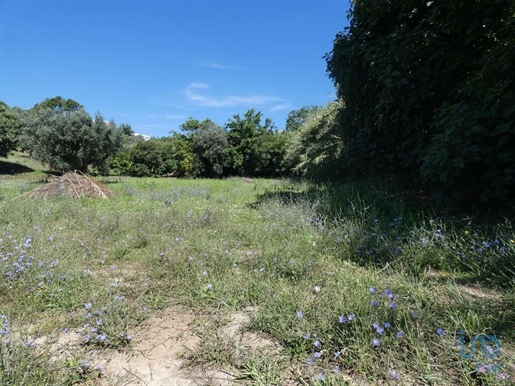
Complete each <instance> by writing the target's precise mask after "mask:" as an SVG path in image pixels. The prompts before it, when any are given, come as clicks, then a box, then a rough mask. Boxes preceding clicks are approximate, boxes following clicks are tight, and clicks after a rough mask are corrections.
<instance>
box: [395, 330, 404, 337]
mask: <svg viewBox="0 0 515 386" xmlns="http://www.w3.org/2000/svg"><path fill="white" fill-rule="evenodd" d="M395 336H396V337H397V339H401V338H402V337H403V336H404V333H403V332H402V331H398V332H397V335H395Z"/></svg>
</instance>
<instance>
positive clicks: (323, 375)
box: [317, 373, 325, 381]
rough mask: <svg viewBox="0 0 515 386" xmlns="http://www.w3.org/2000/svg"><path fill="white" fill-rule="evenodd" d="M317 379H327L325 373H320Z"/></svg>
mask: <svg viewBox="0 0 515 386" xmlns="http://www.w3.org/2000/svg"><path fill="white" fill-rule="evenodd" d="M317 379H318V380H319V381H323V380H324V379H325V374H324V373H319V374H318V375H317Z"/></svg>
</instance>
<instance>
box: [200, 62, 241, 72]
mask: <svg viewBox="0 0 515 386" xmlns="http://www.w3.org/2000/svg"><path fill="white" fill-rule="evenodd" d="M196 64H197V66H201V67H207V68H213V69H215V70H244V69H245V67H243V66H238V65H235V64H226V63H222V62H218V61H216V60H204V61H202V62H197V63H196Z"/></svg>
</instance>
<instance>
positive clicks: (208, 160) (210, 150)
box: [181, 118, 229, 177]
mask: <svg viewBox="0 0 515 386" xmlns="http://www.w3.org/2000/svg"><path fill="white" fill-rule="evenodd" d="M181 129H182V130H184V131H187V132H190V133H189V136H188V137H189V139H190V140H191V142H192V145H193V151H194V153H195V155H196V156H197V158H198V160H199V161H200V163H201V164H202V171H201V175H202V176H203V177H216V176H221V175H222V174H223V172H224V167H225V164H226V160H225V158H226V151H227V148H228V146H229V143H228V141H227V133H226V131H225V130H224V128H222V127H220V126H218V125H217V124H216V123H214V122H213V121H211V120H210V119H205V120H204V121H202V122H199V121H198V120H196V119H193V118H190V119H188V120H187V121H186V122H185V123H183V124H182V125H181Z"/></svg>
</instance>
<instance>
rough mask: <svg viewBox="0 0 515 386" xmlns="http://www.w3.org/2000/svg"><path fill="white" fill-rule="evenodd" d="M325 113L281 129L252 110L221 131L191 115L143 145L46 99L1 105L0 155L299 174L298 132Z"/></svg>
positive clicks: (311, 112)
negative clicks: (19, 105) (22, 104)
mask: <svg viewBox="0 0 515 386" xmlns="http://www.w3.org/2000/svg"><path fill="white" fill-rule="evenodd" d="M324 110H325V109H324V108H322V107H303V108H302V109H300V110H294V111H292V112H290V114H289V115H288V119H287V121H286V128H285V129H284V130H278V129H277V128H276V127H275V126H274V124H273V122H272V121H271V120H270V119H263V116H262V113H261V112H259V111H256V110H253V109H251V110H248V111H247V112H246V113H245V114H244V115H243V116H240V115H239V114H237V115H234V116H233V117H232V119H229V120H228V122H227V123H226V124H225V125H224V126H219V125H217V124H216V123H214V122H213V121H211V120H210V119H205V120H203V121H199V120H197V119H194V118H189V119H188V120H187V121H186V122H184V123H183V124H182V125H180V127H179V128H180V132H178V133H173V134H172V135H171V136H169V137H162V138H152V139H150V140H144V139H143V137H142V136H134V135H133V134H134V133H133V131H132V128H131V126H130V125H127V124H121V125H117V124H116V123H115V122H114V121H110V122H107V121H106V120H104V118H103V117H102V115H101V114H100V113H97V114H96V115H95V117H91V116H90V115H89V114H88V113H87V112H86V111H85V110H84V107H83V106H82V105H80V104H79V103H78V102H76V101H74V100H72V99H67V100H66V99H64V98H62V97H60V96H58V97H54V98H47V99H45V100H44V101H42V102H41V103H38V104H36V105H35V106H34V107H33V108H31V109H29V110H23V109H20V108H17V107H14V108H9V107H8V106H7V105H6V104H5V103H0V139H1V144H2V146H1V147H0V157H6V156H7V155H8V154H9V153H10V152H11V151H12V150H15V149H19V150H23V151H27V152H29V153H30V155H31V156H32V157H34V158H36V159H38V160H40V161H41V162H43V163H45V164H47V165H48V166H49V167H50V168H52V169H54V170H56V171H68V170H80V171H82V172H84V173H86V172H88V171H89V172H93V173H96V174H115V175H128V176H134V177H150V176H154V177H160V176H175V177H203V178H222V177H228V176H246V177H278V176H289V175H291V174H292V173H298V174H302V173H303V172H304V171H305V170H304V169H305V164H306V160H305V157H303V155H302V154H300V153H299V152H298V145H296V144H297V143H298V141H297V138H298V133H299V132H300V131H301V130H302V128H303V127H304V126H305V125H306V123H307V122H315V121H316V120H317V117H318V116H319V114H320V113H322V112H323V111H324ZM293 149H295V150H293ZM297 163H301V164H302V165H297Z"/></svg>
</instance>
